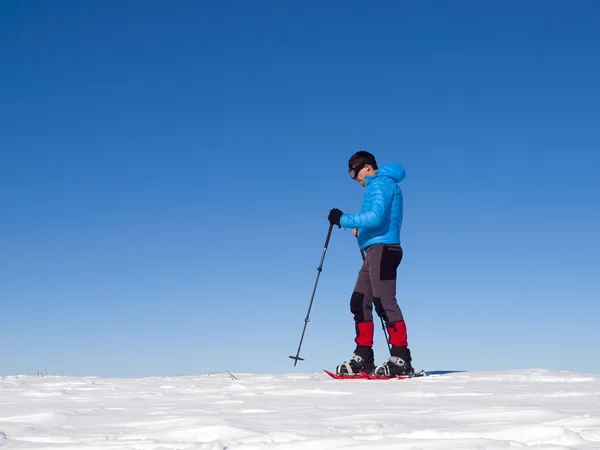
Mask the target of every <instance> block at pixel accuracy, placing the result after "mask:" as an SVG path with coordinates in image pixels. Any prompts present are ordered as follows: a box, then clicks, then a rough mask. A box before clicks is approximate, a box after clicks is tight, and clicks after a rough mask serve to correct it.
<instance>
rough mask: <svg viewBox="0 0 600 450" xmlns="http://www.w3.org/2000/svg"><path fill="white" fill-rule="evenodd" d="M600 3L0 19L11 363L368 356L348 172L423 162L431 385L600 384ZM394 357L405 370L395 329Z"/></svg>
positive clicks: (102, 12) (4, 303)
mask: <svg viewBox="0 0 600 450" xmlns="http://www.w3.org/2000/svg"><path fill="white" fill-rule="evenodd" d="M598 20H600V5H599V4H598V3H597V2H594V1H591V0H589V1H585V0H584V1H579V2H574V3H573V2H571V3H569V2H558V1H541V0H540V1H529V2H521V1H506V2H494V3H493V4H492V3H490V2H478V1H459V2H452V4H450V3H448V2H441V1H432V2H427V3H426V4H424V3H420V2H382V3H379V4H377V5H372V4H368V3H365V2H358V1H350V2H291V1H285V2H281V1H260V2H252V6H250V2H242V1H221V2H212V3H209V2H193V1H183V2H178V3H177V6H176V7H174V5H173V4H172V3H170V2H158V1H146V2H141V1H127V2H116V1H108V2H77V1H60V0H58V1H54V2H42V1H38V2H26V3H24V2H18V1H15V0H8V1H4V2H2V3H1V4H0V61H2V70H1V71H0V99H1V101H0V104H1V106H0V205H1V206H2V208H1V211H2V212H1V218H2V220H0V273H1V282H0V305H1V308H2V326H0V341H1V342H2V343H3V345H2V358H1V360H0V374H4V375H6V374H32V373H35V372H36V371H45V372H48V373H55V374H59V373H62V374H67V375H76V376H79V375H99V376H148V375H173V374H180V373H206V372H216V371H223V370H229V371H232V372H233V371H245V372H271V373H285V372H309V371H320V370H321V369H323V368H329V369H331V368H333V367H335V365H336V364H338V363H340V362H341V361H343V360H347V359H348V358H349V357H350V356H351V355H352V350H353V348H354V342H353V337H354V336H353V333H354V325H353V322H352V316H351V314H350V311H349V306H348V304H349V299H350V294H351V291H352V288H353V285H354V280H355V276H356V273H357V271H358V268H359V266H360V263H361V260H360V254H359V252H358V249H357V247H356V245H355V242H354V238H353V237H352V235H351V233H350V231H349V230H343V229H342V230H339V229H337V228H336V229H335V230H334V231H333V235H332V238H331V241H330V246H329V249H328V251H327V254H326V256H325V262H324V265H323V272H322V275H321V278H320V281H319V285H318V288H317V293H316V296H315V301H314V305H313V309H312V312H311V322H310V323H309V324H308V327H307V332H306V337H305V341H304V344H303V347H302V351H301V356H302V357H304V358H305V361H304V362H301V363H299V364H298V366H296V367H294V366H293V361H292V360H291V359H289V358H288V356H289V355H294V354H295V353H296V349H297V346H298V340H299V338H300V333H301V331H302V326H303V324H304V317H305V315H306V310H307V308H308V302H309V300H310V295H311V292H312V287H313V284H314V280H315V277H316V274H317V271H316V268H317V265H318V263H319V260H320V257H321V253H322V250H323V243H324V240H325V236H326V232H327V228H328V222H327V213H328V211H329V209H330V208H333V207H337V208H340V209H342V210H343V211H345V212H356V211H358V210H359V208H360V203H361V200H362V193H363V189H362V188H361V187H360V186H359V185H358V184H356V183H354V182H352V181H351V180H350V179H349V177H348V175H347V172H346V170H347V160H348V158H349V156H350V155H351V154H352V153H354V152H355V151H357V150H362V149H364V150H369V151H371V152H372V153H374V154H375V156H376V157H377V159H378V161H379V163H380V164H386V163H388V162H392V161H395V162H400V163H401V164H403V165H404V167H405V169H406V173H407V177H406V179H405V180H404V181H403V182H402V184H401V186H402V188H403V193H404V196H405V211H404V226H403V230H402V244H403V247H404V260H403V262H402V264H401V266H400V269H399V287H398V299H399V303H400V306H401V308H402V310H403V312H404V315H405V318H406V321H407V326H408V336H409V345H410V347H411V349H412V353H413V358H414V360H413V364H414V365H415V367H416V368H417V369H429V370H450V369H461V370H503V369H519V368H530V367H536V368H537V367H541V368H548V369H561V370H577V371H594V372H599V371H600V362H599V361H598V358H596V357H595V353H597V352H596V350H595V349H596V347H597V343H598V342H600V331H598V330H599V327H598V326H597V325H598V324H597V321H598V319H597V318H598V316H599V314H600V306H599V305H600V302H598V300H599V299H600V282H599V281H598V274H599V273H600V262H599V259H598V254H599V252H600V239H599V238H598V231H599V230H600V210H599V206H598V205H599V204H600V201H599V198H600V181H598V167H599V163H600V156H599V149H600V126H599V124H600V84H599V83H598V80H599V79H600V59H599V58H598V53H597V52H598V46H599V45H600V28H599V27H598V26H597V24H598ZM375 339H376V346H375V351H376V359H377V360H378V362H382V361H383V360H385V359H386V357H387V356H386V351H387V350H386V347H385V344H384V340H383V334H382V332H381V329H380V327H379V326H378V327H377V328H376V336H375Z"/></svg>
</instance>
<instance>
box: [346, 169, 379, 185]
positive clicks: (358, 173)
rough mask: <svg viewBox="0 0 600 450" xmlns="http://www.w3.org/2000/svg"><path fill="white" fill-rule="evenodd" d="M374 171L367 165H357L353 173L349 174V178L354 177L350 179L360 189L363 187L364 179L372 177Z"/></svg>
mask: <svg viewBox="0 0 600 450" xmlns="http://www.w3.org/2000/svg"><path fill="white" fill-rule="evenodd" d="M374 173H375V171H374V170H373V168H372V167H371V166H370V165H369V164H365V165H362V164H359V165H358V166H355V168H354V172H352V171H351V172H350V176H351V177H352V175H354V177H353V178H352V179H353V180H354V181H357V182H358V183H359V184H360V185H361V186H362V187H365V177H368V176H370V175H373V174H374Z"/></svg>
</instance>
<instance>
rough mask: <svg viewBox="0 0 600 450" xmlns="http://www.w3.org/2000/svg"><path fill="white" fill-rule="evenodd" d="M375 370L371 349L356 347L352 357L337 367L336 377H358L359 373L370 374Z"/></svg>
mask: <svg viewBox="0 0 600 450" xmlns="http://www.w3.org/2000/svg"><path fill="white" fill-rule="evenodd" d="M374 369H375V363H374V357H373V349H372V348H371V347H362V346H357V347H356V350H355V351H354V356H353V357H352V359H351V360H350V361H349V362H347V361H344V362H343V363H342V364H340V365H339V366H337V368H336V373H337V374H338V375H346V376H348V375H360V372H366V373H371V372H372V371H373V370H374Z"/></svg>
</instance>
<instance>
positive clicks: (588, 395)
mask: <svg viewBox="0 0 600 450" xmlns="http://www.w3.org/2000/svg"><path fill="white" fill-rule="evenodd" d="M233 376H235V377H236V378H237V380H236V379H233V378H232V376H231V375H229V374H216V375H202V376H189V377H188V376H185V377H156V378H140V379H112V378H95V377H85V378H73V377H62V376H57V377H54V376H41V377H40V376H11V377H3V378H0V448H2V450H3V449H5V448H6V449H41V448H45V449H53V450H61V449H87V450H95V449H140V450H166V449H210V450H224V449H227V450H233V449H243V450H253V449H257V450H258V449H260V450H265V449H276V450H284V449H285V450H288V449H290V450H297V449H315V450H318V449H354V450H359V449H376V450H392V449H393V450H402V449H410V450H417V449H457V450H458V449H460V450H468V449H500V448H502V449H507V448H526V449H529V448H531V449H538V450H539V449H548V450H550V449H552V450H557V449H600V375H596V374H579V373H572V372H556V371H546V370H534V371H507V372H470V373H469V372H453V373H444V374H438V375H432V376H429V377H427V378H415V379H411V380H384V381H380V380H334V379H331V378H329V377H328V376H327V375H325V374H320V373H318V374H294V375H291V374H290V375H273V376H272V375H258V374H233Z"/></svg>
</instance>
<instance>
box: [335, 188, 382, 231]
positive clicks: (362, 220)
mask: <svg viewBox="0 0 600 450" xmlns="http://www.w3.org/2000/svg"><path fill="white" fill-rule="evenodd" d="M369 195H370V197H371V198H370V205H371V208H370V209H369V210H368V211H364V212H361V213H357V214H343V215H342V217H341V219H340V226H342V227H344V228H378V227H379V226H381V225H382V224H383V221H384V219H385V216H386V212H387V210H388V209H389V207H390V202H391V200H392V195H393V187H392V186H391V185H389V184H387V183H379V184H378V185H377V186H373V188H372V189H371V192H369Z"/></svg>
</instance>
